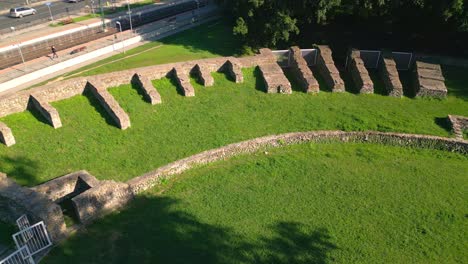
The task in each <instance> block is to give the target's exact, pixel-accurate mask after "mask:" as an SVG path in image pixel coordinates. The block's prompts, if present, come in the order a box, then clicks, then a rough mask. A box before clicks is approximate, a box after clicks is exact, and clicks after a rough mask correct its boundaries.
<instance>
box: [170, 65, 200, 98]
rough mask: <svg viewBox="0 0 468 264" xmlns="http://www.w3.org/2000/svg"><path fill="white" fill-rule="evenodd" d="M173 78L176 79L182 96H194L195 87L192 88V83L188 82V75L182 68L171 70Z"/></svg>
mask: <svg viewBox="0 0 468 264" xmlns="http://www.w3.org/2000/svg"><path fill="white" fill-rule="evenodd" d="M172 71H173V75H174V78H175V79H176V81H177V83H178V85H179V88H180V89H181V91H182V93H183V94H184V96H187V97H191V96H195V89H193V86H192V84H191V83H190V77H189V75H188V73H187V72H186V71H184V69H183V68H180V67H178V68H174V69H173V70H172Z"/></svg>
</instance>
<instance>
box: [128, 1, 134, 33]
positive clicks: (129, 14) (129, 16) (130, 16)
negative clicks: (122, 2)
mask: <svg viewBox="0 0 468 264" xmlns="http://www.w3.org/2000/svg"><path fill="white" fill-rule="evenodd" d="M127 7H128V18H129V19H130V31H131V32H132V34H133V25H132V11H130V2H129V1H128V0H127Z"/></svg>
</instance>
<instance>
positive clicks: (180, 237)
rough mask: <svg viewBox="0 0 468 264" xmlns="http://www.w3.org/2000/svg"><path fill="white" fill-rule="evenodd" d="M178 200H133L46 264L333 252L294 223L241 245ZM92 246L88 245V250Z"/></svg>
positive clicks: (270, 259)
mask: <svg viewBox="0 0 468 264" xmlns="http://www.w3.org/2000/svg"><path fill="white" fill-rule="evenodd" d="M182 203H183V202H182V201H179V200H175V199H173V198H167V197H155V196H138V197H137V198H136V199H135V200H134V201H133V202H132V204H131V205H130V207H129V208H127V209H125V210H123V211H121V212H119V213H118V214H117V213H116V214H112V215H110V216H107V217H105V218H104V219H101V220H99V221H98V222H97V223H95V224H93V225H91V226H89V227H88V228H87V231H86V233H81V234H78V235H76V236H74V237H72V238H70V239H69V240H68V241H66V242H65V243H64V244H62V245H61V246H59V247H57V248H55V249H54V250H53V251H52V252H51V254H49V256H48V257H47V258H46V262H47V263H265V264H266V263H298V264H299V263H304V264H305V263H325V262H326V258H327V254H328V253H329V252H330V251H331V250H334V249H336V248H337V247H336V246H335V245H333V244H332V243H331V242H329V240H330V237H329V235H328V234H327V231H326V230H323V229H318V230H315V231H313V232H311V233H309V232H304V231H303V229H304V228H303V226H302V225H301V224H299V223H290V222H279V223H277V224H274V225H273V226H271V227H270V228H271V231H272V233H273V235H272V237H258V238H254V239H250V240H247V239H246V238H244V237H242V236H241V235H239V234H236V233H235V232H234V231H233V230H231V229H229V228H225V227H221V226H213V225H210V224H206V223H203V222H201V221H199V220H198V219H197V218H196V217H195V216H193V215H191V214H189V213H187V212H184V211H181V210H180V209H178V208H179V207H180V205H181V204H182ZM90 245H92V246H90Z"/></svg>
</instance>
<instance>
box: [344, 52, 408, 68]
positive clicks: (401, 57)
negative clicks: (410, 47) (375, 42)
mask: <svg viewBox="0 0 468 264" xmlns="http://www.w3.org/2000/svg"><path fill="white" fill-rule="evenodd" d="M359 52H360V57H361V59H362V60H363V62H364V66H366V68H368V69H377V68H378V67H379V65H380V63H381V62H382V55H383V54H382V51H380V50H359ZM392 58H393V60H395V63H396V67H397V70H401V71H406V70H409V69H410V68H411V65H412V63H413V60H414V56H413V53H411V52H397V51H395V52H392ZM349 63H350V61H349V58H348V57H346V63H345V67H348V64H349Z"/></svg>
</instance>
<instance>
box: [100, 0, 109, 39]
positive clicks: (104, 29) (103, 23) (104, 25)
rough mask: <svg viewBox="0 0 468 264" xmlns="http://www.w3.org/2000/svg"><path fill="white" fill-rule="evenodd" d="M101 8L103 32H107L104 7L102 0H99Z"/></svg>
mask: <svg viewBox="0 0 468 264" xmlns="http://www.w3.org/2000/svg"><path fill="white" fill-rule="evenodd" d="M99 8H101V21H102V30H103V31H104V32H106V31H107V28H106V22H105V21H104V8H103V7H102V0H99Z"/></svg>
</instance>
